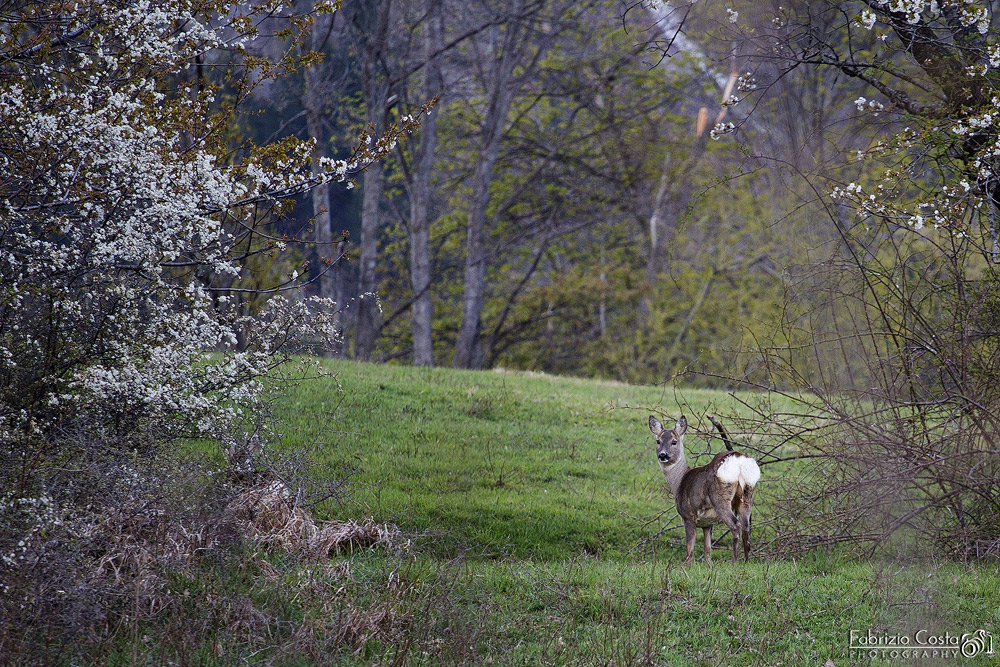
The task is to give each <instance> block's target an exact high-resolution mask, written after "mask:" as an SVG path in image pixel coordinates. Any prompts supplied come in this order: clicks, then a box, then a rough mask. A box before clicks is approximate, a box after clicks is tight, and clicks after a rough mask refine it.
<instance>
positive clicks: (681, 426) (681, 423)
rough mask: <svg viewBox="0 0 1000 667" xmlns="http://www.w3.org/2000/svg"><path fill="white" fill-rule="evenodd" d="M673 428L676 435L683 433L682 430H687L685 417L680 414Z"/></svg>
mask: <svg viewBox="0 0 1000 667" xmlns="http://www.w3.org/2000/svg"><path fill="white" fill-rule="evenodd" d="M674 430H675V431H677V435H678V436H682V435H684V432H685V431H687V430H688V420H687V417H685V416H684V415H681V418H680V419H679V420H677V426H675V427H674Z"/></svg>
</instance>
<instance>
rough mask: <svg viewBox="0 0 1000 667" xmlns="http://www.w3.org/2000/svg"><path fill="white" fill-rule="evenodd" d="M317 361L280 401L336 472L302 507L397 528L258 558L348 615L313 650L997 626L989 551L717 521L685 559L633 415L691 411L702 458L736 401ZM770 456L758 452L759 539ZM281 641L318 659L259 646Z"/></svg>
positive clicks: (734, 649) (617, 659)
mask: <svg viewBox="0 0 1000 667" xmlns="http://www.w3.org/2000/svg"><path fill="white" fill-rule="evenodd" d="M326 364H327V369H328V370H329V371H331V373H332V377H328V378H322V379H318V380H310V381H306V382H303V383H301V384H299V385H297V386H295V387H293V388H291V389H290V390H288V391H286V392H285V393H284V395H283V398H282V399H281V401H280V405H279V407H278V414H277V415H276V416H277V417H278V418H279V419H280V420H281V423H282V429H283V432H284V441H283V442H284V445H283V446H284V447H286V448H289V449H296V448H299V449H301V448H304V449H306V450H308V451H309V452H311V456H312V458H313V459H314V462H315V464H316V465H318V466H319V468H320V469H321V470H326V471H327V472H326V474H328V475H330V476H340V477H342V478H345V479H346V480H347V483H348V488H349V493H348V494H347V496H346V500H344V501H341V502H332V501H328V502H325V503H323V504H320V505H318V506H316V507H314V508H312V511H313V513H314V514H315V515H316V516H317V517H318V518H323V519H346V518H361V517H371V518H374V519H375V520H377V521H380V522H391V523H394V524H396V525H397V526H398V527H399V528H400V529H401V530H402V531H403V533H404V534H405V535H406V536H407V537H408V538H409V542H410V544H409V546H408V547H406V548H404V549H396V550H385V549H376V550H363V551H358V552H355V553H351V554H343V555H341V556H337V557H335V558H333V559H331V560H330V561H329V562H328V563H324V564H322V566H316V565H315V564H314V565H313V566H310V567H308V568H305V570H303V569H302V566H301V565H296V564H294V563H292V562H291V561H283V560H281V559H280V558H277V557H274V556H272V557H271V561H272V562H273V563H275V566H276V567H277V569H278V570H279V571H281V572H282V573H283V575H282V576H284V577H286V578H288V580H289V581H291V582H294V583H295V585H294V586H291V588H290V590H300V589H301V586H302V578H303V577H306V578H307V579H308V580H309V583H310V586H311V587H309V588H308V590H311V591H313V593H312V594H311V595H304V594H303V595H299V594H296V596H295V598H294V600H286V599H284V598H283V597H282V595H281V594H272V595H263V594H261V597H260V601H261V604H263V605H264V606H265V607H267V606H269V605H270V606H273V605H278V608H280V609H285V613H286V615H290V616H292V617H294V619H296V623H298V624H299V626H300V628H301V627H312V628H314V629H315V628H320V627H323V628H329V627H330V626H329V623H330V618H331V616H332V615H336V616H337V618H339V619H340V620H339V621H338V623H341V624H342V627H341V629H340V630H339V631H338V632H340V633H341V634H342V635H344V636H342V637H340V639H341V640H343V641H342V642H341V643H340V644H339V645H337V646H334V647H333V649H332V650H333V652H332V653H324V654H323V656H322V657H319V656H313V658H315V659H316V660H319V661H320V662H328V661H334V662H344V663H352V662H371V663H383V662H385V663H408V662H417V663H420V662H426V663H432V664H433V663H441V662H445V663H471V662H475V663H484V664H487V663H492V664H663V665H674V664H676V665H686V664H704V665H713V664H733V665H751V664H769V665H777V664H823V663H825V662H826V661H827V660H833V661H834V663H835V664H851V663H856V662H869V661H870V659H869V658H868V657H867V656H864V655H859V654H857V653H852V652H850V651H849V650H848V646H849V632H850V631H851V630H852V629H853V630H855V631H858V632H862V633H864V632H867V631H868V630H869V629H872V630H873V631H874V632H875V633H889V634H892V633H905V632H910V633H913V632H916V630H919V629H921V628H923V629H927V630H929V631H932V632H935V633H944V632H945V631H948V632H950V633H952V634H956V633H959V634H961V633H964V632H970V631H972V630H975V629H977V628H980V627H982V628H984V629H986V630H987V631H989V632H991V633H993V634H994V635H1000V613H998V609H1000V572H998V570H997V568H996V566H984V565H979V566H970V567H963V566H961V565H958V564H954V563H919V564H913V563H911V564H896V563H889V562H877V561H875V562H870V561H858V560H857V559H853V558H851V557H848V556H847V555H846V554H838V553H829V552H823V553H813V554H809V555H807V556H805V557H803V558H801V559H796V560H767V559H759V560H756V561H755V562H751V563H750V564H743V563H739V564H737V565H733V564H732V563H730V562H729V553H730V551H729V537H728V535H726V536H725V538H724V539H723V540H722V544H721V545H718V546H717V548H716V551H715V558H714V567H711V568H710V567H706V566H705V565H704V564H703V563H702V562H699V561H696V563H695V565H694V566H693V567H692V568H690V569H688V568H685V567H683V565H682V564H681V561H682V560H683V556H684V547H683V544H682V542H683V530H682V529H681V528H680V527H679V522H678V520H677V518H676V515H675V512H674V510H673V506H672V500H671V499H670V497H669V495H668V494H667V492H666V487H665V483H664V480H663V477H662V475H661V473H660V471H659V468H658V466H657V465H656V463H655V459H654V455H653V438H652V436H651V435H650V433H649V431H648V429H647V426H646V419H647V416H648V414H649V413H650V412H655V413H658V414H661V415H666V416H667V417H668V418H671V419H673V418H676V417H677V416H678V415H679V414H680V413H681V411H683V412H684V413H686V414H687V416H688V420H689V422H691V427H692V428H691V429H690V430H689V432H688V435H687V437H686V439H685V444H686V449H687V451H688V457H689V461H691V459H692V458H694V457H693V456H692V455H693V454H698V453H702V456H701V457H700V458H698V459H696V460H695V462H701V463H704V462H706V461H707V460H708V456H709V455H708V454H707V452H706V450H707V449H711V451H712V453H714V452H717V451H719V450H720V449H721V448H722V443H721V442H720V440H719V439H718V438H714V439H712V440H711V441H709V439H708V438H707V437H706V434H707V433H708V428H709V424H708V422H707V420H704V419H703V416H704V414H705V413H706V412H707V411H714V412H717V413H718V414H720V415H723V416H725V415H730V416H732V415H736V414H738V413H740V411H741V409H742V406H741V402H740V401H737V400H734V399H733V398H732V397H730V396H729V395H727V394H725V393H723V392H712V391H703V390H690V391H684V390H677V389H672V388H671V389H666V390H665V389H663V388H662V387H636V386H629V385H625V384H620V383H614V382H601V381H590V380H581V379H573V378H562V377H551V376H542V375H536V374H530V373H521V372H506V371H500V370H498V371H483V372H467V371H454V370H450V369H419V368H409V367H401V366H380V365H368V364H358V363H350V362H326ZM779 465H782V464H779ZM781 474H783V471H782V470H779V469H778V466H767V467H765V468H764V469H763V478H762V481H761V483H760V485H759V486H758V492H757V494H756V495H755V524H754V525H755V529H757V528H758V526H761V527H763V528H762V529H760V530H757V533H756V534H755V538H756V539H760V537H761V535H763V537H764V539H767V512H768V506H769V504H770V503H771V502H772V498H771V496H769V494H768V486H769V484H770V485H771V486H772V488H775V487H776V484H775V483H774V482H769V477H770V478H772V479H773V477H774V476H778V475H781ZM721 535H723V531H720V530H719V529H718V528H717V529H716V537H717V538H718V537H720V536H721ZM696 554H697V556H698V557H699V559H700V557H701V545H700V540H699V544H698V547H697V551H696ZM286 607H287V609H286ZM289 632H294V631H293V630H291V629H290V630H289ZM262 655H269V654H267V653H265V654H262ZM286 659H287V661H288V662H289V664H296V663H298V662H299V661H300V660H301V661H303V663H304V664H305V663H309V662H314V661H315V660H313V659H311V658H310V657H309V655H308V652H306V653H299V654H297V656H293V655H286V656H285V657H284V658H281V657H280V656H277V655H274V654H270V657H269V658H268V660H269V661H270V660H274V661H276V662H279V663H283V662H285V660H286ZM924 659H926V662H929V663H930V664H936V662H937V658H935V657H934V656H923V657H922V658H920V659H918V660H917V662H918V663H919V662H921V660H924ZM901 660H902V658H901ZM907 661H908V662H912V661H913V660H912V659H911V660H907ZM973 662H974V661H973Z"/></svg>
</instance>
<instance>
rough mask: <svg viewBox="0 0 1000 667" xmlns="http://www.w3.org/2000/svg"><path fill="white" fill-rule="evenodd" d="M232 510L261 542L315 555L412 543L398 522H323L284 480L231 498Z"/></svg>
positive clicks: (236, 520)
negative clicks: (305, 506) (305, 507)
mask: <svg viewBox="0 0 1000 667" xmlns="http://www.w3.org/2000/svg"><path fill="white" fill-rule="evenodd" d="M226 514H227V515H228V516H229V517H230V518H231V519H232V521H233V522H234V523H235V524H236V526H238V528H239V529H240V531H241V532H242V533H243V534H244V535H245V536H246V537H248V538H249V539H251V540H252V541H254V542H255V543H256V544H258V545H261V546H264V547H279V548H282V549H285V550H287V551H290V552H294V553H299V554H303V555H307V556H309V557H312V558H326V557H329V556H330V555H331V554H337V553H341V552H344V551H354V550H356V549H370V548H374V547H380V546H381V547H385V548H400V547H404V548H405V547H408V546H409V541H408V540H407V541H404V540H403V537H402V535H401V533H400V532H399V528H397V527H396V526H395V525H393V524H388V523H377V522H375V521H374V520H373V519H364V520H362V521H356V520H354V519H350V520H348V521H330V522H317V521H316V520H315V519H313V518H312V516H310V514H309V513H308V512H307V511H306V510H305V509H304V508H303V507H302V506H301V505H300V504H299V503H298V499H297V498H296V497H295V496H294V495H293V494H292V493H291V491H290V490H289V489H288V487H287V486H286V485H285V484H284V483H283V482H281V481H280V480H273V481H270V482H268V483H266V484H264V485H263V486H259V487H256V488H253V489H249V490H247V491H244V492H243V493H241V494H240V495H239V496H238V497H237V498H236V499H235V500H233V501H232V502H231V503H230V504H229V506H228V507H227V509H226Z"/></svg>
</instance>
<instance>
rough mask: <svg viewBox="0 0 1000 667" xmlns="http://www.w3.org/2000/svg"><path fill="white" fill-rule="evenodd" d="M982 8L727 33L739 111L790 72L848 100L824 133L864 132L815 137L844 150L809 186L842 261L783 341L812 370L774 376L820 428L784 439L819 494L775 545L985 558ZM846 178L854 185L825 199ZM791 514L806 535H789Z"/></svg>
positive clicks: (827, 269) (993, 230)
mask: <svg viewBox="0 0 1000 667" xmlns="http://www.w3.org/2000/svg"><path fill="white" fill-rule="evenodd" d="M994 8H995V4H994V3H989V2H974V1H971V0H960V1H956V0H929V1H924V0H864V1H863V2H836V1H829V0H827V1H824V2H812V3H798V4H795V3H793V4H790V5H789V6H787V7H776V8H775V9H774V11H772V12H770V13H769V14H768V15H767V16H763V15H762V14H764V12H760V13H755V14H751V13H750V12H746V13H745V14H744V15H746V14H749V15H750V18H748V19H746V20H745V22H744V19H743V18H742V16H744V15H737V16H733V15H732V14H730V19H731V20H733V21H735V25H736V28H735V29H736V30H738V31H741V32H742V33H743V34H744V35H745V36H746V38H747V42H746V43H747V44H754V45H755V46H756V48H754V49H752V53H753V57H752V58H751V62H756V63H758V64H759V65H760V66H761V69H760V70H759V71H758V72H757V73H756V74H757V77H756V78H757V79H758V80H760V82H761V88H760V90H758V91H757V92H756V93H754V92H751V93H749V95H750V96H754V95H757V96H766V91H767V89H768V88H769V87H770V86H771V85H772V81H774V80H776V79H779V78H782V77H794V76H796V75H797V74H798V73H799V72H801V71H803V70H804V71H806V72H809V73H813V72H817V71H825V72H831V73H833V74H835V75H837V76H838V77H839V80H836V82H834V81H831V85H833V86H834V87H835V88H834V89H835V90H837V91H841V92H842V91H843V90H844V88H845V87H846V86H845V83H844V82H845V80H846V81H848V82H850V89H851V90H852V92H851V94H850V95H849V96H848V95H844V94H841V95H840V97H839V99H838V98H837V97H836V96H832V98H831V104H833V105H837V106H838V111H839V113H840V116H839V117H836V118H833V123H839V124H841V125H842V126H844V125H845V124H846V123H848V122H849V121H856V120H857V119H859V118H860V119H867V120H868V126H867V128H866V129H865V130H864V131H860V132H859V131H853V132H851V133H848V132H844V131H842V130H841V131H839V132H838V130H837V129H835V128H834V129H828V128H823V131H826V132H829V133H828V134H827V135H826V136H825V137H824V138H825V139H827V140H829V139H831V138H834V141H830V142H829V143H836V144H838V148H847V147H849V148H850V149H851V150H850V151H846V150H845V151H844V157H846V158H847V160H848V162H849V163H850V164H849V165H847V166H845V165H836V168H834V169H830V168H827V169H825V173H822V174H821V176H822V177H825V178H827V179H829V180H828V181H827V182H825V183H824V182H822V181H821V180H820V179H819V178H812V179H811V182H810V183H809V187H810V188H812V190H813V192H815V193H817V195H818V196H817V200H818V201H817V203H818V204H819V205H820V206H821V207H822V208H823V210H825V211H826V212H827V213H828V214H829V215H830V218H831V222H832V223H833V224H831V225H830V229H831V230H832V231H833V232H834V234H835V235H836V238H837V240H838V242H837V244H836V250H835V251H834V252H833V253H832V255H833V256H832V257H831V258H830V260H829V261H828V262H827V263H826V264H825V266H824V265H820V264H814V265H813V266H811V267H810V271H812V274H811V275H809V276H808V278H807V279H802V280H800V283H799V284H798V285H796V286H795V287H796V288H797V289H800V290H802V292H803V293H804V292H805V291H806V290H811V291H810V292H809V294H808V297H805V296H802V294H801V293H800V297H801V298H800V299H799V302H800V303H801V305H802V307H801V308H795V307H793V308H791V309H790V313H789V315H788V321H787V324H788V325H789V327H788V328H789V329H795V328H796V327H797V331H807V332H808V333H807V334H806V335H807V336H809V337H810V338H809V339H808V340H807V341H806V342H807V344H806V345H803V348H806V347H808V349H809V350H810V354H811V355H812V356H814V357H815V359H816V360H817V362H818V363H816V364H815V365H814V367H812V368H807V365H806V364H803V363H795V362H794V361H792V359H793V356H794V355H793V354H791V353H789V352H788V350H784V351H775V353H774V354H772V355H771V356H770V360H771V361H773V362H775V365H774V368H781V369H782V372H787V373H788V374H789V375H790V376H793V377H794V380H795V382H796V384H799V385H800V386H805V387H808V388H809V389H810V390H811V391H810V392H809V396H810V398H809V399H805V400H804V401H803V402H806V403H809V405H808V406H807V408H806V412H807V413H808V414H809V416H810V417H814V416H820V417H822V418H823V419H822V422H821V423H823V424H824V426H823V427H822V428H820V429H816V430H815V431H812V432H808V433H806V432H805V431H802V432H800V433H797V434H796V437H800V438H801V442H802V443H803V447H804V448H806V449H807V451H809V456H810V457H811V459H812V460H813V462H814V464H815V466H816V467H815V468H814V473H815V479H814V481H813V483H812V484H806V485H804V486H803V487H802V488H801V489H795V490H793V491H792V495H795V494H798V495H799V496H800V498H799V499H800V500H803V501H805V503H806V504H805V505H799V504H795V503H792V504H790V505H789V507H792V508H793V510H792V511H791V512H790V513H789V519H790V522H789V525H788V527H787V531H786V532H787V534H786V535H785V537H789V536H791V534H792V533H797V534H798V535H799V537H801V538H802V540H804V541H805V542H807V543H810V544H815V543H817V540H818V541H827V540H829V541H849V542H855V543H860V544H864V545H866V546H869V547H871V548H872V549H875V548H878V547H879V546H883V547H885V548H888V549H897V548H898V549H901V550H909V553H913V551H914V550H916V549H922V548H927V547H931V548H934V549H935V550H937V551H938V552H939V553H941V552H944V553H949V554H953V555H957V556H959V557H962V558H969V557H994V558H995V557H996V556H997V555H998V554H1000V541H998V540H997V539H996V535H997V520H996V517H997V513H996V497H997V489H998V488H1000V468H998V466H997V461H998V460H1000V459H998V457H997V454H998V453H1000V452H998V450H997V445H996V442H997V441H996V432H997V427H998V425H1000V392H998V390H997V387H998V380H1000V364H998V355H997V352H998V350H1000V337H998V336H997V331H1000V327H998V324H1000V316H998V313H1000V308H998V304H1000V298H998V293H1000V291H998V289H997V286H998V284H1000V276H998V274H997V271H996V268H997V264H998V263H1000V241H998V233H1000V229H998V225H1000V219H998V217H997V213H998V212H997V207H998V206H1000V162H998V157H1000V90H998V85H997V84H998V82H1000V77H998V72H997V68H998V67H1000V40H998V36H997V33H996V30H995V29H994V24H993V14H994ZM727 25H728V24H727ZM764 72H767V73H768V74H769V75H770V77H768V76H765V75H764ZM769 79H770V80H769ZM857 86H861V87H860V88H858V87H857ZM758 99H760V98H759V97H758ZM849 116H853V118H849ZM833 123H831V125H832V124H833ZM851 127H853V128H857V127H858V126H857V125H852V126H851ZM724 129H725V128H724ZM849 134H850V136H849ZM824 167H827V165H824ZM845 170H848V171H853V175H852V176H850V177H847V178H844V179H843V180H839V179H840V174H842V173H844V171H845ZM831 181H833V182H831ZM831 200H832V201H831ZM844 209H850V210H851V212H853V213H854V214H855V215H853V216H851V215H845V216H841V215H840V213H841V212H842V211H843V210H844ZM831 247H832V245H831ZM810 309H812V310H811V311H810ZM813 399H815V400H813ZM806 506H808V507H809V508H810V511H811V512H812V514H813V516H815V517H816V519H815V520H813V521H802V520H801V517H802V516H803V513H802V512H801V511H800V510H801V509H802V507H806ZM817 507H819V508H820V509H819V511H816V508H817ZM902 529H906V530H905V531H903V530H902ZM901 531H902V532H901ZM903 533H905V536H904V535H903ZM907 537H909V538H914V539H912V540H910V539H907ZM791 542H795V543H799V542H796V541H795V540H790V541H789V543H791Z"/></svg>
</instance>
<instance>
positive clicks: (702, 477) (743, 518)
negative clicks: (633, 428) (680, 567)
mask: <svg viewBox="0 0 1000 667" xmlns="http://www.w3.org/2000/svg"><path fill="white" fill-rule="evenodd" d="M649 429H650V431H652V432H653V435H654V436H656V444H657V458H658V459H659V460H660V468H661V469H662V470H663V474H664V476H665V477H666V478H667V483H668V484H669V485H670V490H671V491H672V492H673V494H674V503H675V505H676V506H677V513H678V514H679V515H680V517H681V521H683V522H684V536H685V538H686V541H687V559H686V560H685V562H686V563H687V564H688V565H690V564H691V562H692V561H693V559H694V541H695V536H696V532H697V531H696V529H697V528H701V529H702V532H703V537H704V541H705V562H706V563H709V564H711V562H712V527H713V526H714V525H715V524H717V523H723V524H725V525H726V527H727V528H729V530H730V531H732V534H733V562H736V560H737V556H738V553H739V543H740V541H741V538H742V542H743V557H744V559H745V560H750V513H751V508H752V505H753V487H751V486H745V485H742V484H740V483H739V482H733V483H728V484H727V483H726V482H723V481H722V480H721V479H719V477H718V476H717V474H716V473H717V472H718V470H719V466H721V465H722V463H723V461H725V460H726V459H727V458H729V457H730V456H737V455H739V452H732V451H726V452H721V453H719V454H716V455H715V458H713V459H712V461H711V462H710V463H709V464H708V465H704V466H701V467H699V468H689V467H688V465H687V461H686V460H685V458H684V445H683V438H684V432H685V431H686V430H687V420H686V419H685V418H684V417H681V419H680V421H678V422H677V426H675V427H674V428H673V429H671V430H669V431H668V430H665V429H664V428H663V426H662V425H661V424H660V422H659V420H657V419H656V417H653V416H650V418H649Z"/></svg>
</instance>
